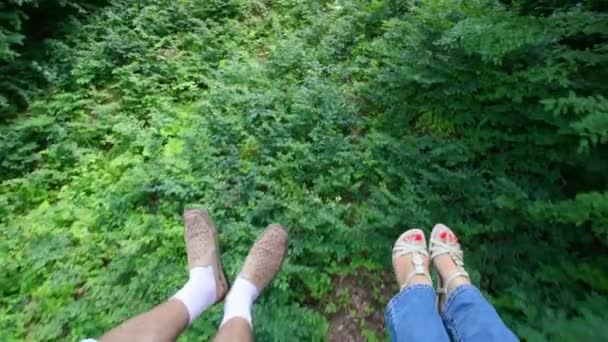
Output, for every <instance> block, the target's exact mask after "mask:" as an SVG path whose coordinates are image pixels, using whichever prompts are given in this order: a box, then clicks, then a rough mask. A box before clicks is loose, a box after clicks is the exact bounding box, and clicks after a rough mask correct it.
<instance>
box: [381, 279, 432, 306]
mask: <svg viewBox="0 0 608 342" xmlns="http://www.w3.org/2000/svg"><path fill="white" fill-rule="evenodd" d="M424 288H428V289H430V290H431V291H433V292H435V289H433V287H432V286H431V285H428V284H413V285H409V286H406V287H404V288H403V289H401V291H399V293H397V294H396V295H395V296H394V297H393V298H391V300H390V301H389V302H388V304H387V306H386V311H387V312H390V311H392V310H391V309H392V307H393V305H394V302H396V301H398V300H399V298H401V297H403V296H405V295H406V294H407V293H408V292H410V291H413V290H417V289H424Z"/></svg>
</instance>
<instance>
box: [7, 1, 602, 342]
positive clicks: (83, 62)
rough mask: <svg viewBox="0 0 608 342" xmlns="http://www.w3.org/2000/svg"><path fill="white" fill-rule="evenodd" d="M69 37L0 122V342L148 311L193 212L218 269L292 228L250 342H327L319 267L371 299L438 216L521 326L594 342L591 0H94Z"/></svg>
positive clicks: (73, 334)
mask: <svg viewBox="0 0 608 342" xmlns="http://www.w3.org/2000/svg"><path fill="white" fill-rule="evenodd" d="M15 3H19V4H20V3H22V2H20V1H17V2H15ZM23 3H25V2H23ZM0 10H2V11H5V12H6V9H5V8H4V7H0ZM73 25H74V26H73V29H72V30H71V31H72V32H70V33H69V34H67V35H66V36H65V37H63V38H61V39H57V40H53V41H52V42H50V43H49V42H46V45H45V46H47V49H49V50H48V51H46V53H45V57H44V58H39V59H36V65H38V71H37V72H39V73H41V74H43V75H51V76H52V77H48V79H49V80H50V85H49V86H48V87H47V88H45V89H46V91H45V92H44V93H38V95H37V96H36V97H35V98H34V100H33V101H28V103H29V108H28V109H27V111H26V112H24V113H22V114H20V115H19V116H18V117H17V118H14V119H11V120H10V121H8V122H7V123H5V124H4V125H2V126H0V179H1V181H2V183H1V184H2V185H1V186H0V214H1V215H0V232H1V233H0V234H1V239H0V260H2V266H1V267H2V268H1V271H2V274H3V275H4V276H3V277H1V278H0V298H1V299H0V303H1V305H0V339H2V340H13V339H14V340H20V339H27V340H63V339H70V340H78V339H79V338H82V337H87V336H98V335H100V334H101V333H102V332H103V331H104V330H106V329H108V328H109V327H111V326H113V325H115V324H117V323H118V322H120V321H122V320H124V319H126V318H127V317H130V316H132V315H134V314H136V313H139V312H141V311H143V310H146V309H148V308H150V307H151V306H153V305H154V304H156V303H158V302H160V301H162V300H164V299H165V298H166V297H167V296H169V295H171V294H172V293H173V292H174V291H175V290H176V289H177V288H178V287H179V285H180V284H181V283H183V282H184V280H185V278H186V272H185V267H186V265H185V252H184V249H183V241H182V229H183V228H182V222H181V217H180V213H181V211H182V210H183V208H184V207H185V206H192V205H201V206H204V207H206V208H208V209H209V211H210V213H211V215H212V217H213V218H214V219H215V220H216V223H217V224H218V226H219V229H220V235H221V245H222V249H223V261H224V264H225V267H226V269H227V271H228V273H229V274H230V276H231V277H233V276H234V275H235V274H236V273H237V272H238V270H239V268H240V266H241V262H242V259H243V257H244V256H245V255H246V253H247V251H248V248H249V246H250V244H251V243H252V241H253V240H254V239H255V236H256V235H257V233H258V232H260V231H261V229H263V227H264V226H265V225H267V224H268V223H271V222H281V223H282V224H284V225H285V226H286V227H287V228H288V229H289V232H290V240H291V244H290V250H289V255H288V258H287V261H286V263H285V265H284V267H283V269H282V272H281V274H280V276H279V277H278V279H277V281H276V282H274V283H273V285H272V287H271V290H270V291H269V292H268V293H267V294H266V295H265V296H263V297H262V299H261V301H260V303H259V304H258V305H257V306H256V308H255V321H256V322H255V328H256V335H257V337H258V338H259V339H260V340H285V336H290V338H293V339H296V340H323V339H325V337H326V336H327V334H328V329H329V323H328V317H330V316H331V314H332V313H333V312H334V311H335V310H336V307H337V306H339V305H340V303H338V302H339V301H338V300H337V299H336V298H334V297H333V296H332V293H334V292H333V289H332V288H333V286H334V283H335V279H336V278H337V277H339V276H341V275H346V274H352V275H355V276H356V275H357V274H359V273H360V272H366V273H368V272H371V273H372V274H376V275H377V279H378V282H377V283H373V282H370V283H369V284H367V286H368V288H369V291H370V292H374V293H377V292H378V291H377V290H378V288H379V286H380V285H381V282H382V279H383V278H382V275H384V274H386V273H388V272H390V250H391V246H392V243H393V241H394V239H395V238H396V237H397V236H398V235H399V233H400V232H402V231H403V230H404V229H406V228H408V227H413V226H420V227H423V228H425V229H428V228H430V227H431V226H432V224H433V223H435V222H444V223H447V224H449V225H450V226H452V227H453V228H454V229H455V230H456V231H457V232H459V233H460V235H461V240H462V242H463V245H464V246H465V261H466V263H467V267H468V269H469V270H470V271H471V274H472V276H473V280H474V282H475V283H477V284H478V285H479V286H480V287H481V289H482V290H483V291H484V292H485V293H486V294H487V295H488V297H489V298H490V299H491V301H492V302H493V303H494V305H495V306H496V308H497V310H498V311H499V312H500V313H501V314H502V316H503V318H504V319H505V321H506V322H507V324H508V325H509V326H511V327H512V328H513V329H514V331H515V332H516V333H517V334H518V335H519V336H521V337H522V338H524V339H526V340H528V341H542V340H564V341H571V340H606V339H608V326H607V325H606V324H605V323H606V321H607V320H608V313H607V312H606V310H605V307H606V306H607V305H608V300H606V295H607V294H608V254H606V248H607V247H608V193H607V192H606V191H607V185H608V184H607V183H608V179H607V178H606V176H605V175H606V170H607V169H608V165H607V164H608V149H607V143H608V100H607V97H608V15H607V14H606V8H605V5H604V4H602V3H601V2H599V1H595V2H594V1H587V2H583V1H558V0H555V1H539V2H538V3H536V2H535V1H503V2H496V1H486V0H473V1H453V0H425V1H406V0H402V1H400V0H386V1H380V0H359V1H348V2H346V1H344V2H326V1H320V0H319V1H297V0H272V1H271V0H258V1H244V0H231V1H226V0H213V1H211V0H210V1H194V0H183V1H169V0H140V1H129V0H114V1H111V2H110V3H109V4H108V5H107V6H105V7H104V8H103V9H101V10H99V11H98V12H95V13H93V14H92V15H90V16H89V17H88V18H87V21H86V22H85V23H80V24H78V23H74V24H73ZM6 32H9V31H7V30H6V29H4V31H2V36H0V46H2V52H0V53H2V55H0V58H2V60H3V62H7V61H10V60H12V59H11V58H12V57H10V56H11V54H12V51H14V50H12V48H11V46H12V44H14V43H11V41H10V39H13V40H14V39H17V40H19V39H20V38H18V36H17V38H14V37H15V36H13V38H5V37H11V32H13V33H14V32H16V31H15V30H12V31H11V32H9V33H8V35H7V34H6ZM7 42H8V43H7ZM7 44H8V45H7ZM0 99H1V98H0ZM3 101H4V100H3ZM5 102H6V101H5ZM7 103H8V102H7ZM341 300H342V299H341ZM382 300H384V302H386V298H382ZM373 309H374V310H383V308H382V307H378V308H373ZM220 316H221V307H219V306H218V307H215V308H213V309H212V310H211V311H210V312H209V313H206V314H205V315H204V316H203V317H202V318H201V319H199V320H197V321H196V322H195V324H194V325H193V326H192V328H191V329H189V330H188V331H187V333H186V334H185V336H184V340H190V339H192V340H206V339H207V338H209V337H210V336H212V335H213V333H214V329H215V326H216V325H217V323H218V321H219V319H220ZM361 328H362V329H363V330H365V329H367V328H366V327H365V326H362V327H361ZM365 336H367V337H368V338H369V339H372V338H373V336H371V335H370V334H369V333H366V334H365ZM377 337H378V338H380V339H382V338H383V336H377Z"/></svg>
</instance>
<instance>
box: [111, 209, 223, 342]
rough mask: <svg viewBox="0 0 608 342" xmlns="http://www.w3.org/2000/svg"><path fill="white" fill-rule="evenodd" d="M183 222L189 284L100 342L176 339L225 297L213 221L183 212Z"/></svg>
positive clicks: (196, 211) (192, 211)
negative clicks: (204, 312)
mask: <svg viewBox="0 0 608 342" xmlns="http://www.w3.org/2000/svg"><path fill="white" fill-rule="evenodd" d="M184 220H185V222H186V227H185V231H184V239H185V242H186V252H187V254H188V266H189V269H190V271H189V275H190V277H189V279H188V282H187V283H186V284H185V285H184V287H182V288H181V289H180V290H179V291H178V292H177V293H176V294H175V295H174V296H173V297H172V298H171V299H169V300H168V301H167V302H165V303H163V304H160V305H158V306H157V307H155V308H153V309H152V310H150V311H148V312H146V313H143V314H141V315H139V316H136V317H134V318H131V319H130V320H128V321H126V322H124V323H122V324H121V325H120V326H118V327H116V328H114V329H112V330H110V331H109V332H107V333H106V334H105V335H103V336H102V337H101V339H100V342H108V341H128V342H131V341H135V342H137V341H146V342H148V341H152V342H154V341H172V340H175V339H176V338H177V337H178V336H179V334H181V332H182V331H183V330H184V329H185V328H186V327H187V326H188V324H189V323H190V322H191V321H192V320H194V319H196V317H198V316H199V315H200V314H201V313H202V312H203V311H205V309H206V308H208V307H209V306H210V305H212V304H214V303H216V302H218V301H219V300H221V299H222V298H223V297H224V296H225V295H226V293H227V292H228V284H227V283H226V279H225V276H224V272H223V270H222V267H221V264H220V259H219V249H218V247H217V238H216V237H217V234H216V232H215V225H214V224H213V221H212V220H211V219H210V218H209V216H208V214H207V212H206V211H205V210H203V209H189V210H186V211H185V212H184Z"/></svg>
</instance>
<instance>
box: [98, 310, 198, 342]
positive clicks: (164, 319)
mask: <svg viewBox="0 0 608 342" xmlns="http://www.w3.org/2000/svg"><path fill="white" fill-rule="evenodd" d="M188 320H189V316H188V311H187V310H186V306H185V305H184V304H183V303H182V302H180V301H179V300H177V299H169V301H167V302H165V303H163V304H160V305H158V306H157V307H155V308H153V309H152V310H150V311H148V312H145V313H143V314H141V315H139V316H136V317H133V318H131V319H130V320H128V321H126V322H124V323H122V324H121V325H119V326H117V327H116V328H114V329H112V330H110V331H108V332H107V333H106V334H105V335H103V336H102V337H101V339H99V341H100V342H109V341H112V342H114V341H125V342H137V341H146V342H154V341H173V340H175V339H176V338H177V336H179V334H180V333H181V332H182V331H183V330H184V329H185V328H186V326H188Z"/></svg>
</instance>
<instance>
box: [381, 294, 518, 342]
mask: <svg viewBox="0 0 608 342" xmlns="http://www.w3.org/2000/svg"><path fill="white" fill-rule="evenodd" d="M436 301H437V299H436V297H435V290H434V289H433V288H432V287H431V286H429V285H422V284H420V285H412V286H408V287H406V288H405V289H403V290H402V291H401V292H400V293H399V294H397V295H396V296H395V297H393V299H391V301H390V302H389V303H388V306H387V308H386V324H387V327H388V330H389V332H390V334H391V339H392V340H393V341H396V342H401V341H431V342H435V341H442V342H445V341H450V338H449V336H448V331H449V333H450V335H451V336H452V338H453V339H454V341H458V342H461V341H464V342H478V341H483V342H492V341H501V342H502V341H518V339H517V337H516V336H515V335H514V334H513V333H512V332H511V330H509V328H507V327H506V326H505V324H504V323H503V322H502V320H501V319H500V317H499V316H498V313H497V312H496V310H494V308H493V307H492V306H491V305H490V304H489V303H488V302H487V301H486V300H485V299H484V298H483V296H482V295H481V293H480V292H479V290H477V288H475V287H474V286H473V285H468V284H467V285H460V286H458V287H456V288H455V289H454V290H453V291H452V292H451V293H450V295H449V296H448V298H447V300H446V301H445V303H444V305H443V308H442V310H441V316H439V312H437V302H436ZM442 319H443V320H442ZM446 328H447V329H446Z"/></svg>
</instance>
